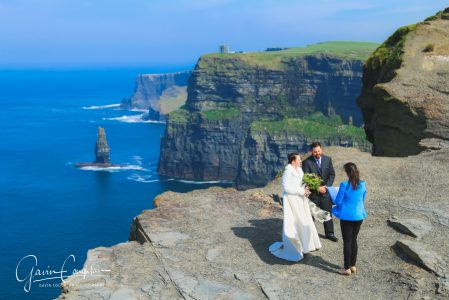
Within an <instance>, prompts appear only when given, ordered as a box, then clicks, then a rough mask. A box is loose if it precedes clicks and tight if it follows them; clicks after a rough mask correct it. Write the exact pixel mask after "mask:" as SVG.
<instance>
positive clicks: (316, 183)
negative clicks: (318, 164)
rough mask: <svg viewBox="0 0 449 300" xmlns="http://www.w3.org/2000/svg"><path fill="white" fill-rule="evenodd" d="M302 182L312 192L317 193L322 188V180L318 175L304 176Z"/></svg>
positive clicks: (307, 174)
mask: <svg viewBox="0 0 449 300" xmlns="http://www.w3.org/2000/svg"><path fill="white" fill-rule="evenodd" d="M302 181H303V182H304V183H305V185H307V186H308V187H309V189H310V190H311V191H313V190H315V191H317V190H318V189H319V188H320V186H321V182H322V179H321V177H320V176H319V175H317V174H313V173H306V174H304V177H303V178H302Z"/></svg>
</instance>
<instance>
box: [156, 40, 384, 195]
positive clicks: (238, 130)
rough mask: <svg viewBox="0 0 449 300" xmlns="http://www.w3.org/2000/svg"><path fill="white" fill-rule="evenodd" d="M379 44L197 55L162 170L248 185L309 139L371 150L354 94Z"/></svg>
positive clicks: (266, 177) (173, 118) (173, 117)
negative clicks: (370, 55) (370, 57)
mask: <svg viewBox="0 0 449 300" xmlns="http://www.w3.org/2000/svg"><path fill="white" fill-rule="evenodd" d="M376 46H377V44H373V43H356V42H328V43H321V44H316V45H311V46H309V47H306V48H292V49H288V50H282V51H270V52H253V53H244V54H241V53H233V54H230V53H229V54H222V53H215V54H207V55H204V56H202V57H201V58H200V59H199V60H198V62H197V64H196V66H195V69H194V71H193V73H192V77H191V80H190V82H189V86H188V89H187V91H188V98H187V102H186V104H185V105H184V106H183V107H182V108H181V109H179V110H177V111H174V112H173V113H172V114H170V117H169V122H168V124H167V128H166V132H165V135H164V137H163V139H162V141H161V155H160V161H159V166H158V171H159V173H160V174H162V175H167V176H174V177H182V178H188V179H200V180H232V181H236V182H237V184H238V187H239V188H246V187H254V186H263V185H265V184H266V183H267V182H269V181H270V180H272V179H273V178H274V176H275V175H276V173H277V172H278V171H279V169H280V168H282V166H283V164H284V163H285V161H284V159H282V158H283V157H286V153H287V152H290V151H307V150H308V148H307V147H308V144H309V143H310V141H312V140H319V141H321V142H322V143H323V144H324V145H340V146H355V147H359V148H360V149H363V150H366V151H370V149H371V145H370V144H369V143H368V142H367V141H366V138H365V134H364V132H363V130H362V129H361V128H359V127H357V126H358V125H361V123H362V117H361V113H360V110H359V108H358V107H357V104H356V102H355V99H356V97H357V96H358V95H359V93H360V88H361V77H362V66H363V61H364V59H366V58H367V57H368V56H369V54H370V53H371V52H372V51H373V50H374V49H375V47H376ZM352 125H356V126H352ZM256 166H257V167H256Z"/></svg>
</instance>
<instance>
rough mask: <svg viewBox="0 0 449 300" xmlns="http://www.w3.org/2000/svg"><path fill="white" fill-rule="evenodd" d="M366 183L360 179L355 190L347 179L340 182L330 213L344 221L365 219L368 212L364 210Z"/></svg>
mask: <svg viewBox="0 0 449 300" xmlns="http://www.w3.org/2000/svg"><path fill="white" fill-rule="evenodd" d="M365 196H366V185H365V181H363V180H360V182H359V186H358V187H357V189H356V190H354V189H353V188H352V185H351V184H350V183H349V180H347V181H343V182H342V183H341V184H340V189H339V190H338V194H337V197H335V200H334V204H335V206H334V208H332V213H333V214H334V216H336V217H337V218H339V219H341V220H345V221H359V220H363V219H365V218H366V217H367V216H368V214H367V213H366V210H365V205H364V202H365Z"/></svg>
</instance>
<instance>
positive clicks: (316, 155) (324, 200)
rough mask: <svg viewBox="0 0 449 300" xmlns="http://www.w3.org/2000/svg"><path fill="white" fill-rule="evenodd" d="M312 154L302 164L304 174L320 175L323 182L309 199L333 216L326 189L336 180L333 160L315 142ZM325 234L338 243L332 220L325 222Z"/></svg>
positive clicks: (311, 147)
mask: <svg viewBox="0 0 449 300" xmlns="http://www.w3.org/2000/svg"><path fill="white" fill-rule="evenodd" d="M310 152H311V155H310V156H309V157H308V158H306V159H305V160H304V161H303V162H302V170H303V171H304V173H315V174H318V175H319V176H320V177H321V178H322V179H323V181H322V182H321V185H322V186H321V187H320V188H319V190H318V191H312V193H311V194H310V196H309V199H310V200H311V201H312V202H313V203H315V204H316V205H317V206H318V207H319V208H321V209H322V210H325V211H328V212H329V213H330V214H331V216H332V200H331V198H330V195H329V192H328V191H327V188H326V187H327V186H332V184H333V183H334V179H335V171H334V166H333V165H332V158H330V157H329V156H327V155H324V154H323V153H322V152H323V151H322V148H321V144H320V143H319V142H314V143H312V144H311V145H310ZM324 232H325V234H326V238H327V239H329V240H331V241H333V242H337V241H338V239H337V237H336V236H335V234H334V222H333V221H332V219H331V220H329V221H326V222H324Z"/></svg>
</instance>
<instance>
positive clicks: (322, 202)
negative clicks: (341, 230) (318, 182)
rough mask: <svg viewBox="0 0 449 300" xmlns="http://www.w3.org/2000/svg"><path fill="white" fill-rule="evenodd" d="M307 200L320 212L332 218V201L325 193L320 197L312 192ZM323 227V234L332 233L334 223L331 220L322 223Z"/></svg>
mask: <svg viewBox="0 0 449 300" xmlns="http://www.w3.org/2000/svg"><path fill="white" fill-rule="evenodd" d="M309 199H310V200H311V201H312V202H313V203H315V205H316V206H318V207H319V208H321V209H322V210H325V211H327V212H329V213H330V214H331V217H332V200H331V198H330V196H329V194H328V193H327V192H326V194H324V195H321V194H319V193H318V192H315V191H313V192H312V194H311V195H310V197H309ZM323 225H324V233H325V234H326V235H328V234H333V233H334V221H332V219H331V220H329V221H326V222H324V223H323Z"/></svg>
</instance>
